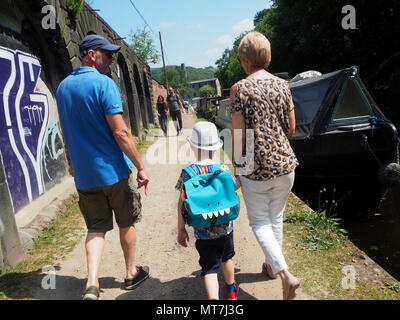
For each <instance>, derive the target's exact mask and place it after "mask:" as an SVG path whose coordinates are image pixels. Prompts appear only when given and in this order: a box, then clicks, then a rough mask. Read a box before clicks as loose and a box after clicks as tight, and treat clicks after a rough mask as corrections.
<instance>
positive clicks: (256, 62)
mask: <svg viewBox="0 0 400 320" xmlns="http://www.w3.org/2000/svg"><path fill="white" fill-rule="evenodd" d="M239 58H245V59H247V60H248V61H249V62H250V63H251V65H252V66H253V67H255V68H264V69H265V68H267V67H268V66H269V64H270V62H271V44H270V43H269V41H268V39H267V38H266V37H265V36H264V35H263V34H262V33H260V32H257V31H252V32H249V33H248V34H246V35H245V36H244V38H243V39H242V41H240V44H239Z"/></svg>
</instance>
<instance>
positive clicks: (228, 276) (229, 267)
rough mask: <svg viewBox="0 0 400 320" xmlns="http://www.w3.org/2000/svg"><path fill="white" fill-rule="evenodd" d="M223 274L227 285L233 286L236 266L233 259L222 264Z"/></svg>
mask: <svg viewBox="0 0 400 320" xmlns="http://www.w3.org/2000/svg"><path fill="white" fill-rule="evenodd" d="M222 272H223V273H224V277H225V283H226V284H229V285H230V284H233V282H234V281H235V266H234V264H233V260H232V259H229V260H226V261H225V262H222Z"/></svg>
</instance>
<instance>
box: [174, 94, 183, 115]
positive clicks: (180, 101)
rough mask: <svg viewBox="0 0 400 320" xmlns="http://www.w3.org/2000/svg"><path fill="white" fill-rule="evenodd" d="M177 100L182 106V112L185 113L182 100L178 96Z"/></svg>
mask: <svg viewBox="0 0 400 320" xmlns="http://www.w3.org/2000/svg"><path fill="white" fill-rule="evenodd" d="M176 99H177V100H178V102H179V105H180V106H181V110H182V112H184V111H185V109H184V108H183V104H182V100H181V99H180V97H178V96H176Z"/></svg>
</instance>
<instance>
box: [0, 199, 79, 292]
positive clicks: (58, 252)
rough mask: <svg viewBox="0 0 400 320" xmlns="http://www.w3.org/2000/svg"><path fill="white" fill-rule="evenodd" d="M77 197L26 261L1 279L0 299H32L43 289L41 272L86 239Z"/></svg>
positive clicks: (48, 229)
mask: <svg viewBox="0 0 400 320" xmlns="http://www.w3.org/2000/svg"><path fill="white" fill-rule="evenodd" d="M77 201H78V196H77V195H76V194H74V195H72V196H71V197H70V199H68V200H67V201H66V203H65V204H66V208H67V209H66V211H65V212H63V211H60V216H59V217H58V218H57V219H56V220H55V221H53V222H52V223H51V224H50V225H48V226H47V227H46V228H45V229H44V230H43V232H42V234H41V235H40V236H39V238H38V239H36V241H35V243H34V247H33V248H32V249H31V250H29V251H28V252H27V253H26V256H25V259H24V261H22V262H21V263H19V264H18V265H16V266H15V267H13V268H10V269H8V270H7V271H5V272H3V274H1V275H0V299H30V298H32V295H31V290H32V288H35V287H38V286H40V285H41V280H42V278H43V277H44V276H45V274H42V268H43V267H46V266H49V265H51V266H57V265H55V261H57V260H59V259H62V258H64V257H65V255H66V254H68V253H69V252H71V251H72V250H73V249H74V248H75V246H76V244H77V243H78V242H79V241H80V240H81V238H82V237H83V236H84V235H85V231H86V230H85V227H84V226H85V224H84V220H83V217H82V215H81V213H80V211H79V207H78V205H77Z"/></svg>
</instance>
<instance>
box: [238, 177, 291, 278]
mask: <svg viewBox="0 0 400 320" xmlns="http://www.w3.org/2000/svg"><path fill="white" fill-rule="evenodd" d="M240 183H241V184H242V193H243V197H244V201H245V203H246V208H247V215H248V218H249V224H250V227H251V228H252V229H253V232H254V235H255V236H256V239H257V241H258V243H259V244H260V246H261V248H262V249H263V251H264V254H265V261H266V262H267V263H268V264H270V265H271V267H272V271H273V272H274V273H275V274H276V273H277V272H280V271H282V270H284V269H287V268H288V266H287V264H286V261H285V258H284V256H283V252H282V235H283V212H284V211H285V207H286V201H287V199H288V197H289V194H290V191H291V190H292V187H293V183H294V171H293V172H291V173H289V174H286V175H283V176H280V177H278V178H275V179H271V180H267V181H255V180H250V179H248V178H246V177H243V176H240Z"/></svg>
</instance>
